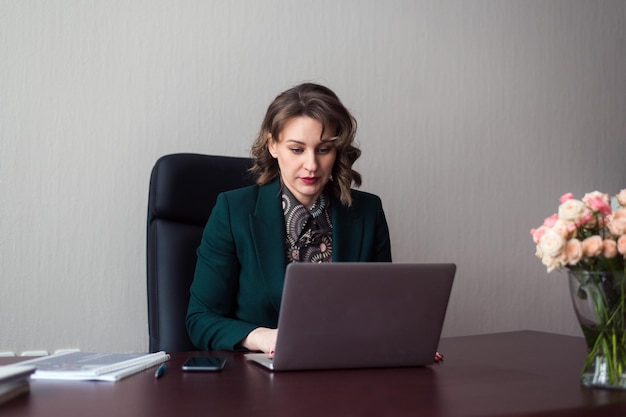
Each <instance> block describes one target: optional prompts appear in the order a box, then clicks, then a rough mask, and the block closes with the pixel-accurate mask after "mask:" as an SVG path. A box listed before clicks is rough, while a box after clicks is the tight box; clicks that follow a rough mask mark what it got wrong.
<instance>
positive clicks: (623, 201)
mask: <svg viewBox="0 0 626 417" xmlns="http://www.w3.org/2000/svg"><path fill="white" fill-rule="evenodd" d="M615 197H617V202H618V203H620V205H621V206H622V207H626V188H624V189H623V190H622V191H620V192H619V194H617V195H616V196H615Z"/></svg>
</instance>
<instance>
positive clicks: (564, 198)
mask: <svg viewBox="0 0 626 417" xmlns="http://www.w3.org/2000/svg"><path fill="white" fill-rule="evenodd" d="M573 198H574V194H572V193H566V194H563V195H562V196H561V198H559V201H560V202H561V204H563V203H565V202H566V201H567V200H572V199H573Z"/></svg>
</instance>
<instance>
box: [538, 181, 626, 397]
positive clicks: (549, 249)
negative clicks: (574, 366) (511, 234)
mask: <svg viewBox="0 0 626 417" xmlns="http://www.w3.org/2000/svg"><path fill="white" fill-rule="evenodd" d="M615 199H616V204H615V210H613V208H612V207H611V199H610V197H609V195H608V194H604V193H601V192H598V191H594V192H592V193H588V194H586V195H585V196H584V197H583V198H582V200H577V199H575V198H574V196H573V195H572V194H571V193H568V194H565V195H563V196H562V197H561V199H560V201H561V204H560V206H559V208H558V212H557V213H556V214H554V215H552V216H550V217H548V218H547V219H545V221H544V223H543V225H541V226H540V227H538V228H536V229H532V230H531V231H530V233H531V235H532V237H533V240H534V242H535V244H536V245H537V251H536V255H537V257H538V258H540V259H541V261H542V262H543V264H544V265H545V266H546V268H547V269H548V272H551V271H553V270H559V269H567V270H568V273H569V283H570V291H571V296H572V302H573V304H574V310H575V312H576V316H577V318H578V321H579V323H580V325H581V328H582V331H583V334H584V335H585V340H586V342H587V347H588V354H587V358H586V361H585V364H584V366H583V372H582V377H581V382H582V384H583V385H585V386H589V387H602V388H620V389H626V269H625V263H624V259H625V258H626V189H624V190H621V191H620V193H619V194H617V195H616V196H615Z"/></svg>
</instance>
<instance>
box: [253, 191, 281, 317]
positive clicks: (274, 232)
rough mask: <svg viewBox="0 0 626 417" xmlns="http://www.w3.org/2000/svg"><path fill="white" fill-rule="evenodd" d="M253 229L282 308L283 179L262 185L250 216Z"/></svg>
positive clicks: (258, 254)
mask: <svg viewBox="0 0 626 417" xmlns="http://www.w3.org/2000/svg"><path fill="white" fill-rule="evenodd" d="M250 229H251V230H252V240H253V244H254V247H255V250H256V259H257V262H258V266H259V269H260V271H261V273H262V276H263V279H264V280H265V283H266V285H267V286H268V288H269V293H270V294H274V295H275V296H274V297H272V304H274V307H275V308H276V311H278V310H279V309H280V301H281V297H280V295H282V288H283V282H284V275H285V267H286V259H285V225H284V218H283V212H282V206H281V194H280V181H278V180H275V181H274V182H272V183H270V184H268V185H265V186H262V187H259V194H258V196H257V203H256V208H255V211H254V214H252V215H251V216H250ZM276 294H278V295H277V296H276Z"/></svg>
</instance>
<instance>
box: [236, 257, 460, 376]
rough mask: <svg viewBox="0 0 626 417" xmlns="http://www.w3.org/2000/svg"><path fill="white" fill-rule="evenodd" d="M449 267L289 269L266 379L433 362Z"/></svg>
mask: <svg viewBox="0 0 626 417" xmlns="http://www.w3.org/2000/svg"><path fill="white" fill-rule="evenodd" d="M455 272H456V265H454V264H452V263H446V264H444V263H438V264H432V263H431V264H427V263H322V264H313V263H292V264H289V265H288V266H287V269H286V272H285V284H284V287H283V296H282V304H281V309H280V315H279V318H278V336H277V340H276V348H275V353H274V355H273V357H270V356H269V355H268V354H265V353H248V354H246V355H245V356H246V358H248V359H250V360H252V361H254V362H255V363H258V364H260V365H263V366H265V367H266V368H268V369H270V370H273V371H291V370H305V369H308V370H311V369H350V368H380V367H405V366H425V365H428V364H431V363H433V362H434V358H435V353H436V350H437V345H438V344H439V338H440V336H441V329H442V327H443V322H444V318H445V315H446V309H447V306H448V300H449V298H450V292H451V290H452V283H453V280H454V275H455Z"/></svg>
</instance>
